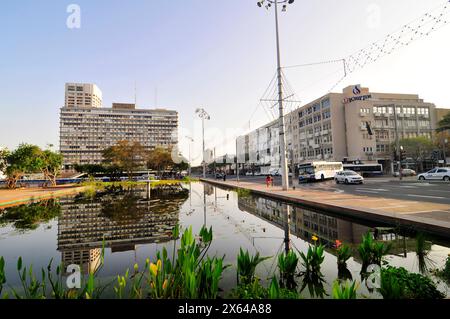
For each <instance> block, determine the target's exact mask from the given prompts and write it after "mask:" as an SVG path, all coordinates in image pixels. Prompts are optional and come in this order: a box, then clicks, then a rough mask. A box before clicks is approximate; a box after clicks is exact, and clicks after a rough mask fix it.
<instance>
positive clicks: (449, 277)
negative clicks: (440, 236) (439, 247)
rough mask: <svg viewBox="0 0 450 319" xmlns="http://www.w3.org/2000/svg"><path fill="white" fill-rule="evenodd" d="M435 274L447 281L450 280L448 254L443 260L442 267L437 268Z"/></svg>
mask: <svg viewBox="0 0 450 319" xmlns="http://www.w3.org/2000/svg"><path fill="white" fill-rule="evenodd" d="M436 275H437V276H438V277H440V278H442V279H444V280H446V281H447V282H450V255H449V256H448V257H447V260H446V262H445V266H444V269H442V270H437V271H436Z"/></svg>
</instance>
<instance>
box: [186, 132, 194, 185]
mask: <svg viewBox="0 0 450 319" xmlns="http://www.w3.org/2000/svg"><path fill="white" fill-rule="evenodd" d="M186 138H187V139H188V140H189V176H191V173H192V171H191V167H192V165H191V162H192V159H191V143H194V139H193V138H192V137H190V136H186Z"/></svg>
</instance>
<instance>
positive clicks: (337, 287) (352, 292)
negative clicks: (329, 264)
mask: <svg viewBox="0 0 450 319" xmlns="http://www.w3.org/2000/svg"><path fill="white" fill-rule="evenodd" d="M357 290H358V285H357V284H356V281H353V282H352V284H351V285H350V284H349V282H348V281H346V282H345V284H342V283H341V282H340V281H339V280H336V281H335V282H334V284H333V298H334V299H356V297H357V295H356V291H357Z"/></svg>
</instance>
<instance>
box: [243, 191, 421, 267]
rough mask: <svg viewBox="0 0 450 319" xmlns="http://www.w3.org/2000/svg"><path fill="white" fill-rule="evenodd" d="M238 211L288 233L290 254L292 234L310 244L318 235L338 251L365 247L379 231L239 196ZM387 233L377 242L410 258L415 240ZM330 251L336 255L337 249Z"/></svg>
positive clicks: (331, 217) (392, 251) (282, 205)
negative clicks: (342, 245) (370, 235)
mask: <svg viewBox="0 0 450 319" xmlns="http://www.w3.org/2000/svg"><path fill="white" fill-rule="evenodd" d="M238 207H239V209H240V210H242V211H246V212H248V213H250V214H252V215H255V216H260V217H262V218H264V219H265V220H266V221H268V222H270V223H272V224H273V225H275V226H277V227H279V228H281V229H284V231H285V244H286V245H285V246H286V247H285V248H286V250H288V246H287V245H288V244H289V242H287V239H288V238H289V236H290V234H292V235H295V236H297V237H299V238H301V239H303V240H305V241H307V242H310V243H311V242H312V239H311V238H312V236H313V235H316V236H318V237H319V238H320V243H321V244H323V245H324V246H325V247H327V248H332V247H334V245H335V243H336V240H339V241H341V242H344V243H346V244H348V245H350V246H353V247H356V246H357V245H359V244H360V243H361V241H362V237H363V235H365V234H366V233H367V232H370V231H374V230H375V229H376V227H375V225H374V226H366V225H361V224H358V223H355V222H352V221H349V220H346V219H340V218H336V217H333V216H330V215H325V214H323V213H319V212H315V211H311V210H308V209H305V208H302V207H299V206H291V205H287V204H286V203H282V202H278V201H274V200H272V199H268V198H263V197H255V196H239V198H238ZM378 229H382V228H378ZM383 231H385V233H380V234H379V235H378V238H377V239H378V240H381V241H385V242H390V243H392V244H393V245H392V249H391V253H392V254H399V255H402V256H405V257H406V252H407V251H413V250H414V245H415V242H414V240H410V239H407V238H406V237H404V236H401V235H399V234H398V233H397V232H396V231H395V230H394V229H392V228H388V229H384V230H383ZM327 250H329V249H327ZM329 251H330V252H332V253H333V254H335V251H334V249H332V250H329ZM357 255H358V254H354V257H355V259H356V260H358V259H359V257H358V256H357Z"/></svg>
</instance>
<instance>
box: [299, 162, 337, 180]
mask: <svg viewBox="0 0 450 319" xmlns="http://www.w3.org/2000/svg"><path fill="white" fill-rule="evenodd" d="M343 170H344V166H343V165H342V163H341V162H312V163H307V164H300V165H298V181H299V182H300V183H301V182H308V181H324V180H326V179H333V178H334V176H335V175H336V173H337V172H342V171H343Z"/></svg>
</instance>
